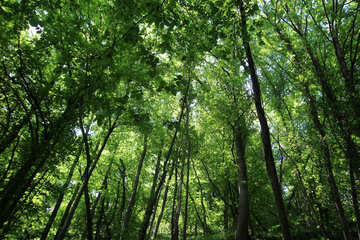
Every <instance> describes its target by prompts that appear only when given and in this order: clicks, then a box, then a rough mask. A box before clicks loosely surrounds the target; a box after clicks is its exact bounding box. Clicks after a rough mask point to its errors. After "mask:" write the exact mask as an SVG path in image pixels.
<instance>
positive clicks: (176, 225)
mask: <svg viewBox="0 0 360 240" xmlns="http://www.w3.org/2000/svg"><path fill="white" fill-rule="evenodd" d="M181 158H182V160H181V168H180V177H179V186H178V192H177V201H176V209H175V215H174V233H173V235H172V236H171V239H172V240H178V239H179V217H180V210H181V203H182V189H183V181H184V165H185V156H182V157H181Z"/></svg>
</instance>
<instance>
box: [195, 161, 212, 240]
mask: <svg viewBox="0 0 360 240" xmlns="http://www.w3.org/2000/svg"><path fill="white" fill-rule="evenodd" d="M192 166H193V169H194V173H195V177H196V180H197V182H198V184H199V188H200V202H201V208H202V219H203V220H202V221H203V227H204V235H205V236H207V235H208V234H209V233H210V232H211V231H210V229H209V227H208V225H207V219H206V208H205V204H204V191H203V188H202V186H201V182H200V178H199V175H198V174H197V171H196V169H195V165H194V164H192Z"/></svg>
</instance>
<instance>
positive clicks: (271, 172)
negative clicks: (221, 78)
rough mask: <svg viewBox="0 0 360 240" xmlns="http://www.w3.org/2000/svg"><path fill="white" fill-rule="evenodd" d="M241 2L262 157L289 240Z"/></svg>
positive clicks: (242, 28) (245, 46)
mask: <svg viewBox="0 0 360 240" xmlns="http://www.w3.org/2000/svg"><path fill="white" fill-rule="evenodd" d="M243 4H244V3H243V1H241V0H240V1H239V8H240V15H241V37H242V41H243V45H244V48H245V52H246V59H247V63H248V67H249V70H250V76H251V81H252V90H253V94H254V100H255V107H256V112H257V115H258V118H259V122H260V126H261V139H262V142H263V146H264V155H265V162H266V171H267V174H268V176H269V179H270V182H271V186H272V190H273V192H274V197H275V203H276V207H277V210H278V214H279V220H280V226H281V231H282V234H283V238H284V240H290V239H291V234H290V227H289V222H288V219H287V215H286V212H285V206H284V201H283V198H282V191H281V186H280V184H279V180H278V176H277V172H276V167H275V162H274V157H273V153H272V147H271V139H270V131H269V126H268V124H267V119H266V116H265V112H264V108H263V106H262V102H261V90H260V84H259V79H258V75H257V73H256V68H255V63H254V60H253V57H252V52H251V48H250V44H249V41H250V36H249V34H248V32H247V23H246V13H245V8H244V5H243Z"/></svg>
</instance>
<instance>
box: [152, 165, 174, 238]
mask: <svg viewBox="0 0 360 240" xmlns="http://www.w3.org/2000/svg"><path fill="white" fill-rule="evenodd" d="M174 168H175V163H172V166H171V170H170V173H169V177H168V179H167V183H166V187H165V191H164V198H163V202H162V206H161V210H160V214H159V217H158V219H157V222H156V225H155V229H154V232H153V235H152V238H153V239H156V237H157V234H158V231H159V227H160V223H161V220H162V216H163V214H164V210H165V206H166V202H167V196H168V192H169V186H170V181H171V177H172V175H173V172H174Z"/></svg>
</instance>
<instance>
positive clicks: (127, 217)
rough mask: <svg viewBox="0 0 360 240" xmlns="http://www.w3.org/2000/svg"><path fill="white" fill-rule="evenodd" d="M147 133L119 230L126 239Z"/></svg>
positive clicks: (145, 149)
mask: <svg viewBox="0 0 360 240" xmlns="http://www.w3.org/2000/svg"><path fill="white" fill-rule="evenodd" d="M147 139H148V137H147V135H145V136H144V147H143V151H142V153H141V156H140V159H139V163H138V168H137V172H136V176H135V179H134V182H133V188H132V192H131V195H130V199H129V203H128V206H127V208H126V212H125V216H124V221H123V224H122V226H121V232H122V234H121V235H120V239H127V235H128V231H129V229H128V225H129V221H130V219H131V215H132V211H133V208H134V206H135V202H136V192H137V187H138V185H139V180H140V173H141V169H142V166H143V163H144V159H145V156H146V151H147Z"/></svg>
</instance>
